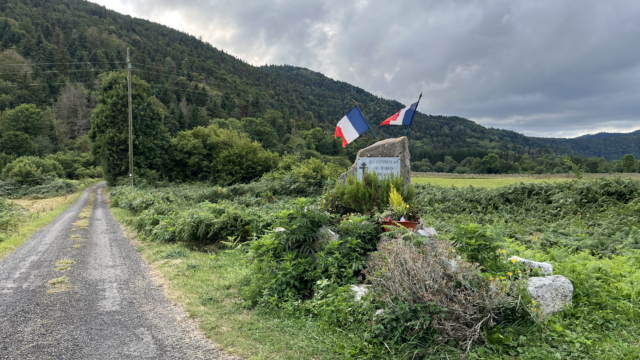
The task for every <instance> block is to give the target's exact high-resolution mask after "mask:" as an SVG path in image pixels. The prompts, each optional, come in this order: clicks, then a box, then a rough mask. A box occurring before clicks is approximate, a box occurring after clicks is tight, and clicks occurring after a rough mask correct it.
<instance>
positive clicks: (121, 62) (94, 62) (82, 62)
mask: <svg viewBox="0 0 640 360" xmlns="http://www.w3.org/2000/svg"><path fill="white" fill-rule="evenodd" d="M73 64H126V61H81V62H70V63H58V62H50V63H45V62H35V63H32V62H30V63H27V64H2V65H6V66H31V65H73Z"/></svg>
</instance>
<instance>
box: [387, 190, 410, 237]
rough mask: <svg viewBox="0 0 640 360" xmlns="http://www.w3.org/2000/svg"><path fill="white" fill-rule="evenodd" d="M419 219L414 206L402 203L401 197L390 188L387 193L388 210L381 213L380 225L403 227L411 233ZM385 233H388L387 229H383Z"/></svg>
mask: <svg viewBox="0 0 640 360" xmlns="http://www.w3.org/2000/svg"><path fill="white" fill-rule="evenodd" d="M418 219H419V214H418V209H417V208H416V207H415V206H411V205H409V204H407V203H405V202H404V199H403V198H402V195H400V194H399V193H398V192H397V191H396V189H395V187H391V192H390V193H389V208H388V209H387V211H385V212H384V213H382V219H381V220H382V225H383V226H384V225H386V226H404V227H405V228H407V229H409V230H411V231H413V230H415V229H416V226H418V222H417V221H416V220H418ZM384 230H385V231H389V228H387V227H384Z"/></svg>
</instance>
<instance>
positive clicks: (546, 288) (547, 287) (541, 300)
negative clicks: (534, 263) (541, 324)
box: [527, 275, 573, 315]
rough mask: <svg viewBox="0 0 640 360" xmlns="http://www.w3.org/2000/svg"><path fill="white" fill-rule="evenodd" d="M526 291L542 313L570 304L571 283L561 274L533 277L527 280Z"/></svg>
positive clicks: (546, 313)
mask: <svg viewBox="0 0 640 360" xmlns="http://www.w3.org/2000/svg"><path fill="white" fill-rule="evenodd" d="M527 291H528V292H529V295H531V299H532V300H533V301H536V302H537V303H538V305H539V307H540V310H542V314H543V315H548V314H552V313H554V312H557V311H560V310H562V307H563V306H564V305H565V304H572V298H573V284H571V281H569V279H567V278H566V277H564V276H562V275H554V276H542V277H533V278H530V279H529V280H527Z"/></svg>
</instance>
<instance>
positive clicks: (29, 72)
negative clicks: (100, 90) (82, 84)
mask: <svg viewBox="0 0 640 360" xmlns="http://www.w3.org/2000/svg"><path fill="white" fill-rule="evenodd" d="M83 71H84V72H86V71H104V72H106V71H117V70H112V69H86V70H46V71H16V72H9V73H0V75H11V74H33V73H37V74H42V73H60V72H61V73H66V72H83Z"/></svg>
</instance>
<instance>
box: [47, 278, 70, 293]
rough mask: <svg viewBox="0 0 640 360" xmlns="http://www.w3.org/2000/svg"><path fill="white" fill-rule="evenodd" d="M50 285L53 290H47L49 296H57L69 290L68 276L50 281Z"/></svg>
mask: <svg viewBox="0 0 640 360" xmlns="http://www.w3.org/2000/svg"><path fill="white" fill-rule="evenodd" d="M49 285H50V286H51V289H49V290H47V294H55V293H59V292H63V291H67V290H69V285H67V277H66V276H61V277H59V278H55V279H53V280H51V281H49Z"/></svg>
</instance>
